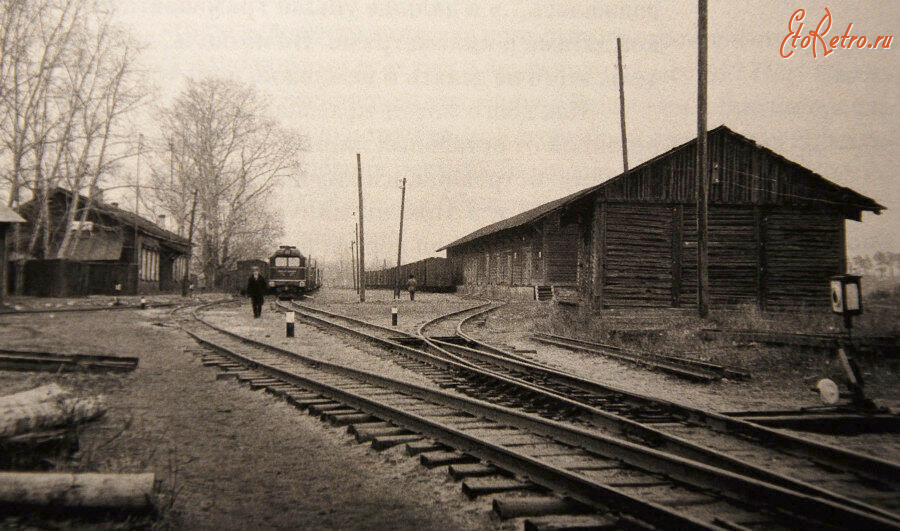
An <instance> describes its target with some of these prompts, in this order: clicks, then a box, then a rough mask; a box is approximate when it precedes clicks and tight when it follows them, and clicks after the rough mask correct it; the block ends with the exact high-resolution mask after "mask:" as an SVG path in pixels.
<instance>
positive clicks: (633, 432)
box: [294, 304, 900, 521]
mask: <svg viewBox="0 0 900 531" xmlns="http://www.w3.org/2000/svg"><path fill="white" fill-rule="evenodd" d="M294 306H295V307H298V308H304V309H305V308H307V307H306V306H301V305H297V304H294ZM483 306H487V305H481V306H477V307H472V308H467V309H463V310H459V311H455V312H451V313H450V314H447V315H446V316H441V317H438V318H436V319H432V320H430V321H427V322H425V323H423V324H422V325H421V326H420V327H419V329H418V332H419V336H418V337H419V338H420V339H422V340H425V341H426V342H427V343H428V344H429V345H430V346H432V347H433V348H434V349H435V350H437V351H438V352H439V353H440V354H439V356H440V358H438V359H440V362H438V363H432V365H433V366H435V365H437V366H443V367H445V368H448V369H453V370H456V371H470V372H473V373H475V374H477V375H478V376H480V377H482V378H488V379H490V380H491V381H493V382H495V383H497V384H500V385H513V386H515V387H516V388H518V389H524V390H526V391H527V392H530V393H533V394H535V395H537V396H540V397H543V398H545V399H550V400H553V401H555V402H556V403H559V404H562V405H563V407H568V408H571V409H573V410H577V411H579V413H580V414H581V415H582V417H583V419H584V420H586V421H587V422H589V423H590V424H592V425H595V426H598V427H602V428H606V429H610V430H612V431H613V432H615V433H618V434H620V435H621V436H624V437H627V438H629V439H637V440H639V441H641V442H642V443H644V444H649V445H651V446H653V447H654V448H657V449H659V450H662V451H666V452H669V453H673V454H675V455H680V456H682V457H686V458H688V459H694V460H699V461H702V462H706V463H708V464H710V465H712V466H715V467H719V468H723V469H726V470H731V471H733V472H735V473H738V474H742V475H746V476H749V477H754V478H757V479H760V480H762V481H766V482H769V483H773V484H776V485H781V486H783V487H785V488H790V489H793V490H796V491H798V492H803V493H806V494H809V495H813V496H818V497H822V498H825V499H830V500H833V501H835V502H837V503H841V504H844V505H848V506H852V507H856V508H858V509H860V510H863V511H866V512H869V513H872V514H879V515H881V516H882V517H884V518H888V519H894V520H898V521H900V517H898V515H896V514H894V513H892V512H890V511H885V510H884V509H882V508H880V507H876V506H874V505H871V504H868V503H866V502H864V501H861V500H858V499H854V498H850V497H847V496H845V495H842V494H839V493H836V492H833V491H831V490H827V489H824V488H822V487H819V486H817V485H813V484H811V483H809V482H806V481H801V480H799V479H796V478H792V477H788V476H785V475H783V474H779V473H776V472H773V471H771V470H769V469H767V468H763V467H760V466H757V465H754V464H751V463H748V462H746V461H743V460H740V459H737V458H734V457H731V456H729V455H727V454H725V453H723V452H719V451H716V450H713V449H710V448H708V447H706V446H703V445H700V444H697V443H693V442H691V441H688V440H686V439H684V438H682V437H679V436H677V435H673V434H671V433H667V432H665V431H662V430H659V429H656V428H653V427H650V426H648V425H646V424H642V423H640V422H637V421H635V420H632V419H629V418H626V417H624V416H621V415H618V414H615V413H611V412H608V411H605V410H603V409H600V408H597V407H593V406H591V405H589V404H585V403H583V402H580V401H577V400H573V399H572V398H571V397H569V396H566V395H564V394H560V393H558V392H555V391H553V390H552V389H547V388H544V387H541V386H539V385H534V384H531V383H529V382H525V381H523V380H521V379H519V378H516V377H514V376H512V377H510V376H508V375H505V374H503V373H497V372H495V371H491V370H489V369H485V368H484V367H481V366H478V365H477V364H473V363H471V362H468V361H467V360H465V359H464V358H461V357H460V356H458V355H456V354H454V353H453V352H450V351H457V352H462V353H463V356H468V357H470V358H475V359H477V360H479V361H483V362H487V363H491V364H493V365H495V366H497V365H499V366H501V367H503V368H505V369H507V370H510V371H519V372H526V371H541V372H542V373H543V374H544V375H547V376H550V377H552V378H555V379H557V380H561V381H563V382H565V383H567V384H569V385H573V386H578V387H582V388H584V384H585V383H587V384H593V383H594V382H591V381H586V380H583V379H582V378H580V377H578V376H575V375H571V374H568V373H564V372H560V371H557V370H555V369H552V368H550V367H548V366H544V365H540V364H537V363H535V362H531V361H529V360H525V359H523V358H519V357H518V356H515V355H514V354H511V353H507V355H506V356H501V357H500V358H499V359H498V358H494V357H490V356H489V355H488V354H485V353H483V352H479V351H478V350H475V349H469V348H467V347H463V346H460V345H455V344H450V343H445V342H440V341H435V340H433V339H430V338H427V337H426V336H425V335H424V330H425V329H426V328H427V327H428V326H429V325H431V324H432V323H434V322H435V321H438V320H440V319H442V318H447V317H452V316H457V315H460V314H464V313H466V312H472V311H475V312H481V313H483V312H488V311H492V310H493V309H494V308H486V309H484V308H483ZM315 311H316V312H317V313H320V314H323V315H329V316H334V317H336V318H339V319H342V320H345V321H348V322H351V323H354V324H358V325H360V326H363V327H369V328H373V329H378V330H381V331H386V332H389V333H391V334H395V335H396V334H401V335H404V336H407V337H415V336H412V335H411V334H407V333H404V332H398V331H396V330H393V329H389V328H387V327H382V326H380V325H375V324H371V323H367V322H366V321H362V320H359V319H355V318H352V317H348V316H341V315H339V314H334V313H332V312H328V311H326V310H321V309H315ZM474 315H478V313H476V314H473V316H474ZM473 316H469V317H468V318H471V317H473ZM468 318H467V319H468ZM319 322H323V323H325V324H327V325H329V326H338V327H341V328H342V329H343V330H345V331H348V332H352V333H354V334H357V335H359V336H360V337H367V336H366V334H365V333H363V332H360V331H358V330H353V329H352V328H347V327H343V326H342V325H338V324H335V323H333V322H330V321H327V320H324V319H323V320H319ZM368 339H369V340H371V341H375V342H376V343H378V344H380V345H382V346H387V347H388V348H392V349H398V348H402V349H404V350H405V351H406V352H409V353H415V355H416V356H417V357H418V358H419V359H422V360H427V359H428V357H429V356H434V354H433V353H427V352H424V351H421V350H419V349H415V348H413V347H409V346H407V345H402V344H399V343H396V342H393V341H386V340H381V339H378V338H368ZM520 360H521V361H520ZM456 362H460V363H462V364H463V365H462V366H460V364H459V363H456ZM598 385H599V384H598ZM600 392H602V389H601V391H600ZM647 400H650V401H652V400H653V399H649V398H647V399H645V401H647ZM656 402H659V401H656ZM689 420H692V419H689ZM729 420H731V419H729ZM751 426H753V425H751ZM753 427H755V426H753Z"/></svg>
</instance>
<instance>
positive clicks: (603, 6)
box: [116, 0, 900, 265]
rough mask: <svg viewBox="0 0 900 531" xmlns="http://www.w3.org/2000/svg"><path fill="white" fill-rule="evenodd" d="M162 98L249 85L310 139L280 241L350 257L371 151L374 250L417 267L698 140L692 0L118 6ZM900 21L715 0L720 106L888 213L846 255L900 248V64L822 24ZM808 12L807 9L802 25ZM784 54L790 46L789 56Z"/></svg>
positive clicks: (326, 256) (854, 229) (285, 191)
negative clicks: (821, 38)
mask: <svg viewBox="0 0 900 531" xmlns="http://www.w3.org/2000/svg"><path fill="white" fill-rule="evenodd" d="M116 6H117V7H116V13H117V15H116V17H117V20H118V21H119V23H120V24H121V25H122V26H123V27H125V28H126V29H128V30H129V31H130V32H131V33H132V34H133V36H134V37H135V38H136V39H137V40H138V41H139V42H140V43H142V44H143V46H144V49H143V53H142V56H141V59H140V61H141V66H142V68H143V69H144V71H145V72H146V75H147V78H148V80H149V83H150V84H152V86H154V87H155V97H156V98H157V101H158V102H159V103H162V104H165V103H166V102H168V101H171V99H172V98H173V97H174V96H175V95H177V93H178V92H179V91H180V90H181V89H182V88H183V87H184V82H185V79H187V78H194V79H200V78H204V77H208V76H212V77H220V78H226V79H233V80H236V81H239V82H242V83H246V84H249V85H251V86H253V87H254V88H255V89H256V90H257V91H258V92H259V93H260V94H261V95H262V96H263V99H264V101H266V102H267V104H268V106H269V110H270V113H271V116H272V117H275V118H277V119H278V120H279V121H280V122H281V123H282V124H283V125H284V126H285V127H287V128H289V129H291V130H293V131H296V132H297V133H299V134H301V135H303V136H304V137H305V139H306V143H307V145H308V150H307V151H306V152H305V154H304V156H303V172H302V174H301V175H300V176H298V178H297V179H295V180H293V181H292V182H290V183H288V184H286V185H285V186H283V187H282V188H281V189H280V191H279V202H278V203H279V205H278V207H279V208H280V210H281V212H282V214H283V216H284V225H285V228H286V231H285V236H284V242H282V243H285V244H291V245H296V246H298V247H299V248H300V249H301V250H304V251H306V252H307V253H311V254H312V255H313V256H317V257H319V258H320V259H321V260H333V259H337V258H339V257H342V258H349V256H350V241H351V240H352V239H353V227H354V222H355V219H356V218H355V217H354V216H355V212H356V211H357V200H358V195H357V189H356V180H357V167H356V154H357V153H359V154H360V156H361V160H362V178H363V188H364V223H365V248H366V258H367V260H366V261H367V263H368V264H379V265H380V264H381V263H383V262H384V261H386V262H387V263H389V264H390V263H393V262H395V261H396V253H397V230H398V225H399V210H400V208H399V207H400V186H399V181H400V179H402V178H406V179H407V190H406V205H405V220H404V229H403V230H404V236H403V249H404V251H403V261H404V262H407V261H412V260H417V259H420V258H425V257H427V256H434V255H436V254H438V253H435V250H436V249H437V248H439V247H441V246H443V245H445V244H447V243H449V242H451V241H453V240H455V239H457V238H459V237H461V236H464V235H466V234H468V233H469V232H471V231H473V230H476V229H478V228H480V227H482V226H484V225H487V224H489V223H492V222H495V221H498V220H500V219H504V218H506V217H509V216H512V215H515V214H517V213H519V212H521V211H523V210H526V209H528V208H532V207H534V206H537V205H539V204H542V203H544V202H547V201H550V200H553V199H556V198H558V197H561V196H564V195H566V194H569V193H571V192H573V191H576V190H579V189H582V188H585V187H588V186H592V185H594V184H597V183H599V182H602V181H605V180H607V179H609V178H611V177H614V176H615V175H617V174H619V173H620V172H621V171H622V153H621V133H620V125H619V93H618V71H617V67H616V38H617V37H620V38H621V39H622V53H623V63H624V85H625V101H626V103H625V108H626V110H625V114H626V126H627V141H628V157H629V164H630V166H636V165H638V164H640V163H641V162H643V161H645V160H647V159H650V158H652V157H654V156H656V155H658V154H660V153H662V152H664V151H667V150H668V149H670V148H671V147H674V146H676V145H678V144H681V143H683V142H686V141H688V140H690V139H691V138H692V137H695V136H696V133H697V125H696V123H697V2H696V1H675V0H673V1H667V2H657V1H639V0H627V1H624V0H623V1H599V0H598V1H592V2H591V1H553V2H549V1H539V2H538V1H534V2H529V1H524V2H523V1H507V0H503V1H500V0H498V1H490V0H439V1H427V0H409V1H391V0H378V1H341V0H323V1H300V0H254V1H239V0H118V1H117V3H116ZM826 7H827V8H828V10H829V11H830V13H831V20H832V28H831V30H830V32H829V33H828V34H827V37H829V38H830V37H832V36H835V35H841V34H843V33H844V31H845V29H846V27H847V25H848V24H851V23H852V24H853V26H852V29H851V30H850V35H857V36H862V35H864V36H866V37H867V38H868V39H869V40H870V42H871V41H872V40H874V38H875V37H876V36H878V35H884V36H888V35H893V34H894V33H896V32H897V31H898V28H900V24H898V22H900V2H896V1H893V0H887V1H879V2H875V1H873V2H857V1H853V2H850V1H838V0H831V1H828V2H815V1H800V2H786V1H782V0H777V1H775V0H773V1H762V0H758V1H754V2H739V1H736V0H727V1H726V0H709V104H708V106H709V108H708V124H709V128H710V129H712V128H714V127H716V126H717V125H720V124H725V125H727V126H728V127H730V128H731V129H732V130H734V131H736V132H738V133H740V134H742V135H744V136H746V137H749V138H751V139H753V140H755V141H756V142H757V143H759V144H761V145H763V146H765V147H768V148H770V149H772V150H773V151H775V152H776V153H779V154H781V155H783V156H785V157H786V158H788V159H790V160H793V161H794V162H797V163H799V164H801V165H803V166H805V167H807V168H809V169H811V170H813V171H815V172H817V173H819V174H821V175H822V176H824V177H825V178H827V179H829V180H831V181H833V182H836V183H838V184H840V185H842V186H849V187H851V188H853V189H855V190H856V191H858V192H860V193H862V194H864V195H867V196H869V197H872V198H873V199H875V200H877V201H878V202H879V203H881V204H882V205H884V206H886V207H887V210H886V211H885V212H884V213H882V214H881V215H880V216H876V215H873V214H871V213H864V215H863V220H862V222H861V223H858V222H853V221H848V222H847V230H848V242H847V245H848V253H849V254H850V255H851V256H853V255H855V254H859V253H872V252H874V251H876V250H891V251H900V245H898V244H897V241H898V240H900V187H898V179H897V176H896V175H895V172H896V169H897V168H898V167H900V164H898V162H900V160H898V149H897V148H898V143H900V139H898V138H900V135H898V109H900V106H898V91H897V87H898V81H900V78H898V72H900V69H898V57H897V49H898V48H900V40H898V41H897V42H893V43H892V45H891V48H890V49H868V48H863V49H857V48H853V49H840V48H839V49H836V50H834V52H833V53H831V54H830V55H828V56H825V57H823V56H822V53H821V48H820V49H819V54H818V57H814V56H813V53H812V49H811V48H806V49H800V48H798V49H796V50H795V52H794V54H793V55H792V56H791V57H789V58H786V59H785V58H782V57H781V53H782V52H781V45H782V41H783V40H784V38H785V36H786V35H787V34H788V32H789V25H790V21H791V17H792V15H793V14H794V12H795V11H796V10H797V9H801V8H802V9H804V10H805V17H804V20H803V23H804V28H803V32H802V33H801V35H806V34H808V31H809V30H810V29H814V28H815V27H816V26H817V25H818V24H819V22H820V20H821V19H822V18H823V17H824V16H825V14H826V12H825V8H826ZM797 25H798V23H797V22H794V26H793V27H794V28H796V27H797ZM786 51H789V49H785V52H786Z"/></svg>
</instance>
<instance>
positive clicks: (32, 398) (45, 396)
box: [0, 383, 72, 409]
mask: <svg viewBox="0 0 900 531" xmlns="http://www.w3.org/2000/svg"><path fill="white" fill-rule="evenodd" d="M71 395H72V393H70V392H69V391H67V390H65V389H63V388H62V387H60V386H59V385H57V384H55V383H52V384H47V385H42V386H40V387H35V388H34V389H29V390H27V391H22V392H19V393H13V394H11V395H5V396H0V409H6V408H11V407H22V406H27V405H30V404H36V403H39V402H47V401H51V400H54V401H55V400H58V399H61V398H69V397H70V396H71Z"/></svg>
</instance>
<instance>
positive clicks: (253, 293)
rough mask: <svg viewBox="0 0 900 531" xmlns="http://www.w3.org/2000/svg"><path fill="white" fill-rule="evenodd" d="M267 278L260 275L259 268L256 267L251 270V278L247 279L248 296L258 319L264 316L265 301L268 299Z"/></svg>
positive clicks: (254, 315)
mask: <svg viewBox="0 0 900 531" xmlns="http://www.w3.org/2000/svg"><path fill="white" fill-rule="evenodd" d="M266 287H267V283H266V277H264V276H262V275H261V274H260V273H259V268H258V267H254V268H253V269H252V270H251V273H250V278H248V279H247V295H248V296H249V297H250V302H251V303H253V317H254V318H257V317H259V316H260V315H262V306H263V301H264V300H265V297H266Z"/></svg>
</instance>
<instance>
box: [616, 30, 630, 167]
mask: <svg viewBox="0 0 900 531" xmlns="http://www.w3.org/2000/svg"><path fill="white" fill-rule="evenodd" d="M616 51H617V52H618V56H619V115H620V117H621V121H622V166H623V167H624V170H623V171H628V141H627V140H626V139H625V80H624V79H623V76H622V39H620V38H619V37H616Z"/></svg>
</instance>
